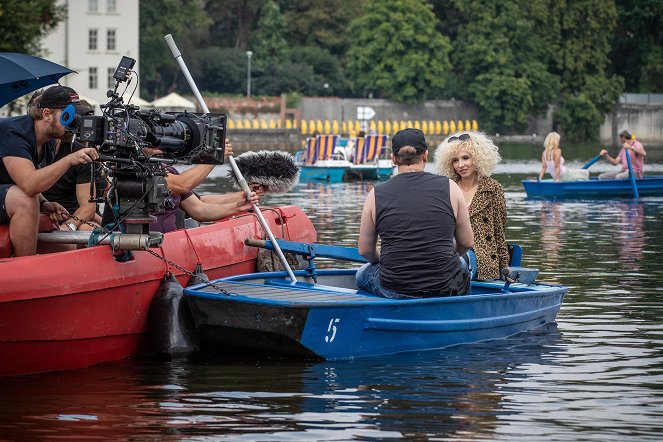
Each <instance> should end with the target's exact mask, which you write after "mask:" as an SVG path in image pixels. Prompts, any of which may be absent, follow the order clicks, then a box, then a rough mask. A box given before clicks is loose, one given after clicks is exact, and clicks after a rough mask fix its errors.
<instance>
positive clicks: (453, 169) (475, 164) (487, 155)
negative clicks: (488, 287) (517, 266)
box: [435, 132, 509, 279]
mask: <svg viewBox="0 0 663 442" xmlns="http://www.w3.org/2000/svg"><path fill="white" fill-rule="evenodd" d="M500 161H501V157H500V154H499V152H498V148H497V146H496V145H495V144H494V143H493V142H492V140H490V139H489V138H488V137H486V135H485V134H483V133H481V132H466V133H463V134H460V135H458V134H457V135H453V136H450V137H448V138H447V139H445V140H444V141H443V142H442V144H440V145H439V146H438V148H437V150H436V151H435V167H436V169H437V172H438V173H439V174H440V175H446V176H448V177H449V178H451V179H452V180H453V181H455V182H456V184H458V186H459V187H460V189H461V191H462V192H463V196H464V197H465V202H466V203H467V207H468V209H469V212H470V223H471V225H472V230H473V231H474V253H475V255H476V257H477V276H476V278H477V279H497V278H500V277H501V275H500V270H501V269H502V268H504V267H507V266H508V265H509V249H508V246H507V244H506V240H505V230H506V200H505V198H504V190H503V189H502V185H501V184H500V183H498V182H497V181H495V180H494V179H493V178H490V175H491V174H492V172H493V169H494V168H495V166H496V165H497V164H498V163H499V162H500Z"/></svg>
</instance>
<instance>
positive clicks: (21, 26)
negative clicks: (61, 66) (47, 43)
mask: <svg viewBox="0 0 663 442" xmlns="http://www.w3.org/2000/svg"><path fill="white" fill-rule="evenodd" d="M57 3H58V2H57V1H56V0H3V1H2V2H0V22H1V23H2V32H0V52H21V53H27V54H33V55H40V50H39V47H40V42H41V40H42V39H43V38H44V37H45V36H46V35H47V34H48V33H49V32H51V31H52V30H53V29H55V28H56V27H57V25H58V23H60V22H61V21H62V20H63V19H64V18H65V16H66V8H65V7H64V6H63V5H58V4H57Z"/></svg>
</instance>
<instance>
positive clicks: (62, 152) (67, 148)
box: [28, 91, 101, 230]
mask: <svg viewBox="0 0 663 442" xmlns="http://www.w3.org/2000/svg"><path fill="white" fill-rule="evenodd" d="M41 96H42V92H41V91H40V92H36V93H35V94H34V95H33V96H32V98H31V99H30V101H29V102H28V111H30V109H32V108H35V107H39V103H40V101H41ZM76 113H78V114H79V115H91V114H93V113H94V108H93V107H92V106H91V105H90V104H89V103H88V102H87V101H85V100H81V101H80V103H79V106H78V108H77V109H76ZM83 147H86V146H84V144H82V143H79V142H78V141H74V142H73V143H72V142H66V141H58V143H57V144H56V146H55V149H54V151H51V152H50V155H48V156H46V157H45V158H44V159H43V160H42V163H41V164H40V165H39V167H44V166H48V165H49V164H51V163H54V162H56V161H59V160H61V159H62V158H64V157H66V156H67V155H69V154H70V153H72V152H73V151H75V150H79V149H81V148H83ZM91 169H92V166H91V165H90V164H78V165H76V166H72V167H70V168H69V170H67V171H66V172H65V174H64V175H62V177H60V179H59V180H58V181H57V182H56V183H55V184H53V186H51V187H50V188H49V189H48V190H46V191H44V192H42V195H43V196H44V198H46V199H47V200H48V201H52V202H56V203H59V204H61V205H62V206H63V207H64V208H65V209H66V210H67V212H69V214H71V215H72V216H71V217H70V218H67V219H65V220H64V221H62V222H61V223H60V230H91V229H92V226H90V224H88V223H89V222H97V223H99V222H101V217H98V215H97V205H96V203H94V202H90V181H92V170H91ZM93 189H94V187H93ZM97 218H98V219H97ZM86 221H87V222H88V223H86Z"/></svg>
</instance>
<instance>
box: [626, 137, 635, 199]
mask: <svg viewBox="0 0 663 442" xmlns="http://www.w3.org/2000/svg"><path fill="white" fill-rule="evenodd" d="M624 154H625V155H626V165H627V166H628V174H629V176H630V177H631V186H632V187H633V198H635V199H638V185H637V184H635V174H634V173H633V167H631V154H630V153H629V152H628V149H626V148H624Z"/></svg>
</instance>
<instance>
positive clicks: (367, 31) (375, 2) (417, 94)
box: [347, 0, 451, 103]
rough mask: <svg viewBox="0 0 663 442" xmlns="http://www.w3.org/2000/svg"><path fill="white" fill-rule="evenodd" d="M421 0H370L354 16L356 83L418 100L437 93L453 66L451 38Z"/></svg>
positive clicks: (351, 64) (351, 62)
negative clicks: (438, 28)
mask: <svg viewBox="0 0 663 442" xmlns="http://www.w3.org/2000/svg"><path fill="white" fill-rule="evenodd" d="M436 25H437V19H436V18H435V15H434V14H433V12H432V8H431V6H430V5H428V4H426V3H424V2H423V1H422V0H368V2H367V3H366V6H365V12H364V15H362V16H360V17H358V18H357V19H355V20H353V21H352V23H351V24H350V30H349V31H350V33H351V34H352V35H353V36H354V38H353V41H352V46H351V47H350V49H349V50H348V54H347V68H348V75H349V77H350V78H351V79H352V80H353V81H354V83H355V87H356V88H358V89H360V90H363V91H365V92H366V93H367V94H369V95H370V94H374V95H376V96H378V97H384V98H391V99H395V100H398V101H403V102H408V103H415V102H421V101H423V100H425V99H426V98H428V97H435V96H438V94H439V93H440V92H441V91H442V89H443V87H444V85H445V78H446V74H447V72H448V70H449V68H450V64H449V61H448V54H449V52H450V51H451V44H450V43H449V40H448V39H447V38H446V37H444V36H442V35H441V34H439V33H438V32H437V31H436Z"/></svg>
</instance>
